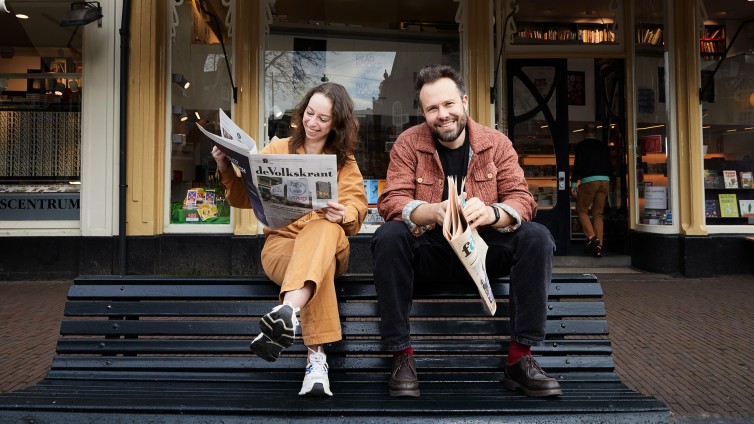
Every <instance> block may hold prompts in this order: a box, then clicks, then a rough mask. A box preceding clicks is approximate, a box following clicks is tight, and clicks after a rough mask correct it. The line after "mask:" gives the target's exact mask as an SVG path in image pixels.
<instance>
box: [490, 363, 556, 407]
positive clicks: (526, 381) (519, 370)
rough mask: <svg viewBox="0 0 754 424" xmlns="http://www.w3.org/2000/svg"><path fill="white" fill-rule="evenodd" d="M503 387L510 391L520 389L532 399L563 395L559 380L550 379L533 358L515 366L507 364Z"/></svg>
mask: <svg viewBox="0 0 754 424" xmlns="http://www.w3.org/2000/svg"><path fill="white" fill-rule="evenodd" d="M503 386H505V388H506V389H508V390H517V389H520V390H521V391H522V392H524V394H525V395H526V396H532V397H545V396H560V395H561V394H562V392H561V390H560V383H558V380H556V379H554V378H552V377H548V376H547V374H545V372H544V371H543V370H542V368H541V367H540V366H539V364H538V363H537V361H535V360H534V358H532V357H531V356H524V357H523V358H521V359H519V360H518V362H516V363H515V364H511V365H508V364H505V379H504V380H503Z"/></svg>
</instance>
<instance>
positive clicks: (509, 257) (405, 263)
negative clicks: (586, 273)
mask: <svg viewBox="0 0 754 424" xmlns="http://www.w3.org/2000/svg"><path fill="white" fill-rule="evenodd" d="M480 236H481V237H482V238H483V239H484V241H485V242H487V245H488V246H489V250H488V251H487V262H486V266H487V274H488V275H489V277H490V278H496V277H503V276H506V275H510V298H509V303H510V324H511V338H512V339H513V340H515V341H517V342H519V343H521V344H523V345H527V346H536V345H539V344H541V342H542V340H544V337H545V323H546V321H547V295H548V291H549V288H550V280H551V277H552V257H553V252H554V250H555V242H554V241H553V239H552V236H551V235H550V232H549V230H547V228H545V227H544V226H543V225H541V224H537V223H533V222H523V223H522V224H521V226H520V227H519V228H518V229H517V230H516V231H514V232H512V233H500V232H499V231H497V230H493V229H488V230H487V231H483V232H482V234H480ZM371 247H372V255H373V258H374V282H375V285H376V289H377V300H378V303H379V309H380V316H381V320H380V332H381V334H382V342H383V344H384V345H385V349H386V350H387V351H389V352H396V351H400V350H403V349H406V348H407V347H408V346H409V345H410V344H411V330H410V325H409V313H410V311H411V303H412V297H413V289H414V283H416V284H422V285H425V284H432V283H433V282H436V281H452V282H463V283H468V284H473V282H472V280H471V278H470V277H469V276H468V274H467V273H466V270H465V268H464V267H463V264H461V262H460V261H459V260H458V257H456V255H455V253H453V250H452V249H451V247H450V244H448V242H447V241H446V240H445V238H444V237H443V235H442V229H441V228H437V229H435V230H432V231H427V232H425V233H424V234H422V235H421V236H419V237H414V236H413V235H412V234H411V232H410V231H409V230H408V227H407V226H406V224H404V223H403V222H402V221H389V222H386V223H385V224H383V225H382V226H380V228H378V229H377V231H376V232H375V233H374V235H373V237H372V243H371Z"/></svg>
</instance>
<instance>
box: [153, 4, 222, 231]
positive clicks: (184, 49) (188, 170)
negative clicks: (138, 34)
mask: <svg viewBox="0 0 754 424" xmlns="http://www.w3.org/2000/svg"><path fill="white" fill-rule="evenodd" d="M171 3H172V2H171ZM223 3H224V2H223ZM231 4H232V3H231ZM229 7H230V6H221V5H220V4H219V3H218V2H209V1H202V0H196V1H186V2H182V4H181V5H179V6H178V5H175V4H171V8H173V12H172V16H173V17H172V20H173V22H172V28H173V30H172V32H171V43H170V45H171V50H172V57H171V68H172V69H171V76H170V81H171V83H170V86H169V90H170V97H169V98H170V99H171V108H170V116H169V122H170V124H169V125H170V139H169V140H168V143H167V144H168V146H169V160H168V164H169V169H168V170H167V172H168V175H167V177H168V180H169V181H170V192H169V195H170V197H169V202H170V207H169V218H168V223H169V227H168V230H169V231H190V232H191V231H206V230H207V228H215V229H214V230H210V231H220V230H221V231H230V226H229V224H230V206H229V205H228V203H227V202H226V201H225V198H224V191H225V190H224V188H223V187H222V185H221V184H220V180H219V176H218V175H217V174H216V168H217V166H216V163H215V161H214V159H213V158H212V154H211V151H212V143H211V141H210V140H209V139H208V138H207V137H205V136H204V135H203V134H201V132H200V130H199V129H198V128H197V126H196V125H197V123H198V124H199V125H202V126H203V127H204V128H206V129H208V130H209V131H210V132H213V133H219V126H218V122H219V117H218V115H219V110H220V109H222V110H223V111H224V112H225V113H226V114H227V115H228V116H231V107H232V104H233V86H232V82H231V77H230V74H229V70H228V69H229V68H230V69H232V66H230V67H229V66H228V63H230V64H232V57H231V53H232V51H233V47H232V39H231V38H230V37H229V33H230V32H231V31H230V28H229V27H228V26H227V25H226V22H227V20H226V17H227V14H228V9H229ZM226 54H227V56H226ZM226 61H227V62H226ZM184 224H185V225H184ZM200 228H201V229H200Z"/></svg>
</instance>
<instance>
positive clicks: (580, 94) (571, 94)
mask: <svg viewBox="0 0 754 424" xmlns="http://www.w3.org/2000/svg"><path fill="white" fill-rule="evenodd" d="M584 79H585V73H584V72H581V71H568V104H569V105H574V106H584V105H586V87H585V81H584Z"/></svg>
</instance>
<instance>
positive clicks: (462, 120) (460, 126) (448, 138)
mask: <svg viewBox="0 0 754 424" xmlns="http://www.w3.org/2000/svg"><path fill="white" fill-rule="evenodd" d="M465 129H466V115H461V116H459V117H458V119H457V120H456V130H455V131H452V132H446V133H441V132H440V130H438V129H437V127H436V126H434V125H430V126H429V132H431V133H432V135H434V136H435V138H437V140H439V141H442V142H444V143H450V142H453V141H456V139H457V138H458V137H460V136H461V133H462V132H463V130H465Z"/></svg>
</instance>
